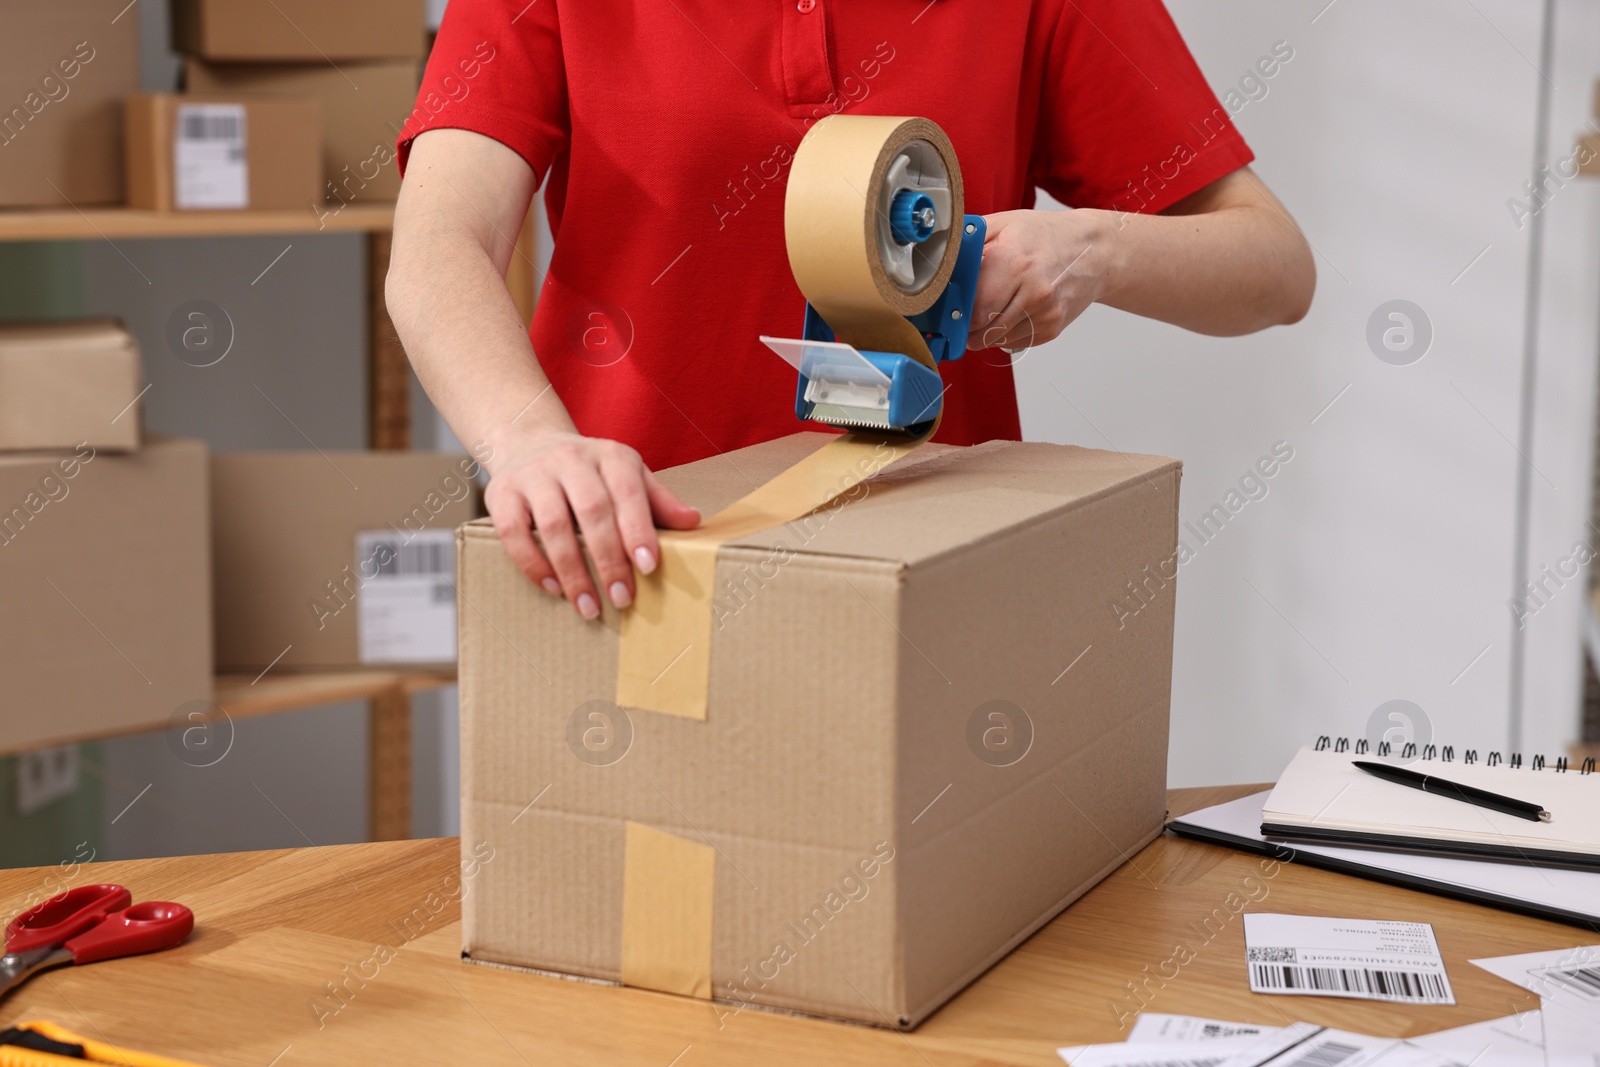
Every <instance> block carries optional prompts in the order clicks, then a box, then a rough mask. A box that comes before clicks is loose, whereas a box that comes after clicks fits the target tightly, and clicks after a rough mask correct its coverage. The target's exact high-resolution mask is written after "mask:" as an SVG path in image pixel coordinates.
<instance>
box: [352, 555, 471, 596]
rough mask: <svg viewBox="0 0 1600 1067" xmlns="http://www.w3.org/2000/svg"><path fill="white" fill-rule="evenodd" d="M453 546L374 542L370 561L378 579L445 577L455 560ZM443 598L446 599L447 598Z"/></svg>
mask: <svg viewBox="0 0 1600 1067" xmlns="http://www.w3.org/2000/svg"><path fill="white" fill-rule="evenodd" d="M452 548H454V546H453V545H447V544H440V543H439V542H437V541H423V542H420V543H416V542H413V543H410V544H396V543H395V542H393V541H378V542H375V543H374V544H373V546H372V556H371V558H372V560H373V562H375V563H377V564H378V577H380V578H398V577H401V576H404V575H410V574H449V573H450V568H451V566H452V565H453V564H454V563H455V560H454V559H453V558H451V557H452V556H453V555H454V553H453V552H452V551H451V549H452ZM445 599H449V598H448V596H447V597H446V598H445Z"/></svg>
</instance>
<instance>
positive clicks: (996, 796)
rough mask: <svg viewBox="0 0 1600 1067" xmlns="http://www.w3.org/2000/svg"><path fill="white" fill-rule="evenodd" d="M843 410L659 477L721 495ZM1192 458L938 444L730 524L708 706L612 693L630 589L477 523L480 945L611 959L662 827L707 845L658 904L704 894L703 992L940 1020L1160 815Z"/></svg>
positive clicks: (715, 504)
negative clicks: (602, 589) (562, 568)
mask: <svg viewBox="0 0 1600 1067" xmlns="http://www.w3.org/2000/svg"><path fill="white" fill-rule="evenodd" d="M827 439H828V438H827V436H826V435H820V434H800V435H796V436H793V437H789V438H785V439H783V440H779V441H774V442H770V443H768V444H764V445H758V446H755V447H752V448H746V449H743V450H740V451H738V452H734V453H731V454H729V455H727V456H723V457H717V458H715V459H711V460H706V461H704V462H701V463H696V464H691V465H689V466H687V467H682V468H678V469H675V470H672V471H667V472H664V473H663V474H662V475H661V477H662V480H663V481H664V482H666V483H667V484H668V485H670V486H671V487H672V488H673V489H674V490H676V491H677V492H679V493H680V494H681V495H683V496H684V498H685V499H686V500H688V501H690V502H691V503H694V504H696V505H697V506H700V507H701V508H702V510H703V511H704V512H705V513H707V514H710V513H712V512H714V511H716V510H717V509H718V508H719V507H721V506H723V505H726V504H728V503H730V502H732V500H733V499H734V498H736V497H738V496H741V495H743V494H744V493H746V492H748V490H749V487H750V485H751V483H752V482H753V483H757V484H759V483H760V482H762V481H764V480H765V479H767V478H769V477H771V476H772V475H774V474H776V473H777V472H778V471H780V470H782V469H784V468H786V467H788V466H790V465H791V464H792V463H794V462H795V461H796V460H798V459H799V458H800V457H801V456H802V455H805V454H806V453H808V452H809V451H811V450H813V449H815V448H817V447H818V446H819V445H820V444H821V443H822V442H824V441H826V440H827ZM1178 477H1179V467H1178V463H1177V462H1176V461H1175V460H1169V459H1164V458H1161V457H1152V456H1136V455H1124V454H1119V453H1109V452H1097V451H1091V450H1086V449H1081V448H1069V447H1060V446H1053V445H1040V444H1020V443H1010V442H992V443H990V444H988V445H983V446H978V447H975V448H970V449H954V448H948V447H944V446H939V445H923V446H922V447H921V448H920V449H918V450H917V452H916V453H914V454H913V455H912V456H910V457H908V458H907V459H906V460H904V461H902V463H901V464H900V465H898V466H895V467H891V468H889V469H888V470H887V471H885V472H884V473H882V474H880V475H879V476H878V477H877V478H876V479H875V480H873V481H872V482H870V483H867V484H866V485H865V486H864V487H863V491H862V492H861V493H859V494H857V493H854V492H852V494H850V496H851V499H849V500H848V501H847V502H845V503H843V504H842V506H839V507H833V506H831V505H830V506H829V507H828V508H825V509H821V510H819V511H818V512H817V513H815V514H814V515H812V516H810V517H807V518H805V519H800V520H796V521H795V522H792V523H789V524H787V525H786V526H781V527H777V528H775V529H772V530H768V531H765V532H763V533H760V534H756V535H753V536H751V537H748V538H744V539H742V540H740V541H737V542H734V543H733V544H730V545H725V546H723V548H722V549H721V551H720V552H719V555H718V562H717V580H716V583H715V586H714V590H715V592H714V595H715V598H716V600H715V618H716V620H717V621H716V624H715V629H714V633H713V636H712V642H713V643H712V649H711V675H710V679H709V686H710V687H709V695H710V710H709V715H708V718H707V719H706V720H705V721H696V720H693V719H688V718H682V717H677V716H671V715H662V714H657V713H654V712H650V711H642V710H638V709H632V710H623V709H618V708H617V707H616V706H615V704H613V703H612V701H613V699H614V697H615V695H616V686H617V660H618V632H617V627H618V616H617V613H616V612H615V611H612V610H611V609H609V608H607V609H606V614H605V616H604V617H603V619H602V621H601V622H598V623H593V624H586V623H584V622H582V621H581V620H579V619H578V618H577V617H576V616H575V615H574V614H573V612H572V609H571V608H570V607H569V606H567V605H566V604H565V603H564V602H561V601H558V600H555V599H553V598H551V597H549V596H547V595H545V594H544V593H542V592H540V591H539V590H538V589H536V588H534V587H533V586H532V585H531V583H529V582H528V581H527V579H526V578H525V577H524V576H523V575H522V574H521V573H520V572H518V571H517V569H516V568H515V566H513V565H512V563H511V562H510V560H509V559H508V558H507V557H506V555H505V552H504V550H503V549H502V548H501V546H500V543H499V540H498V538H497V537H496V536H495V532H494V529H493V527H492V525H491V524H489V523H487V522H476V523H471V524H469V525H467V526H465V527H463V528H462V530H461V531H460V540H459V544H460V552H461V561H460V565H461V599H462V603H463V604H464V605H470V609H469V608H463V614H462V617H461V658H460V672H461V683H460V684H461V724H462V742H461V752H462V790H463V792H462V834H461V840H462V841H463V842H464V845H465V846H466V847H468V848H469V849H470V848H472V847H482V846H481V844H480V843H482V842H487V843H488V845H489V846H491V847H493V849H494V854H495V862H494V863H493V864H492V865H490V866H485V867H484V868H483V869H482V871H481V873H480V875H479V877H478V880H477V882H476V884H475V886H474V891H473V893H472V894H470V895H469V896H468V897H467V898H466V900H464V901H463V939H464V940H463V948H464V950H465V951H466V953H468V954H469V955H470V956H471V957H472V958H473V959H476V960H485V961H492V962H496V963H504V964H513V965H521V966H528V967H536V968H541V969H547V970H556V971H563V972H567V973H573V974H579V975H585V976H589V977H593V978H599V979H606V980H612V981H616V980H618V979H619V978H620V977H621V975H622V973H623V968H624V964H623V960H624V959H625V958H628V957H629V953H630V949H629V948H628V946H627V945H626V944H625V938H624V929H625V928H626V924H625V920H624V907H623V901H624V899H625V897H627V898H629V899H631V898H632V896H633V894H632V892H631V891H630V889H629V886H628V883H629V880H630V878H632V877H633V876H632V875H629V874H628V873H627V871H628V870H629V868H630V867H633V866H634V865H635V860H636V855H635V852H636V847H635V842H636V841H641V842H648V841H652V840H654V841H657V842H659V841H662V840H671V841H677V842H680V843H681V844H682V845H684V846H686V849H685V851H694V852H699V853H700V854H702V855H703V857H704V858H705V859H706V860H707V867H708V874H707V877H706V879H705V880H704V881H703V882H702V883H701V884H702V885H703V886H704V888H705V892H704V893H703V894H691V895H693V896H694V899H687V898H686V899H685V900H683V901H682V902H681V907H677V908H673V909H667V910H671V911H675V912H676V913H678V914H682V915H684V916H691V915H695V914H703V913H704V911H705V910H706V909H709V911H710V913H711V916H712V932H711V935H710V942H711V944H710V969H711V995H712V996H714V997H716V998H719V999H722V1000H725V1001H729V1002H731V1003H734V1004H735V1005H737V1004H739V1003H741V1002H753V1003H759V1004H764V1005H772V1006H777V1007H782V1008H791V1009H798V1010H802V1011H807V1012H813V1013H817V1014H822V1015H828V1016H836V1017H842V1018H850V1019H857V1020H861V1021H864V1022H869V1023H873V1024H878V1025H882V1024H884V1023H885V1022H888V1023H891V1024H896V1025H902V1026H905V1025H911V1024H914V1023H915V1022H916V1021H918V1020H920V1019H922V1018H923V1017H925V1016H926V1015H928V1014H929V1013H930V1012H932V1011H933V1010H934V1009H935V1008H937V1007H938V1005H939V1004H941V1003H942V1002H943V1001H945V1000H946V999H948V998H949V997H950V996H952V995H953V994H954V993H955V992H956V991H958V990H959V989H960V988H961V987H962V986H963V985H965V984H966V983H967V982H969V981H971V980H972V979H973V978H974V977H976V976H977V975H978V974H979V973H981V972H982V971H983V970H984V969H985V968H987V967H988V966H990V965H991V964H993V963H994V962H995V961H996V960H998V959H999V958H1000V957H1001V956H1002V955H1004V954H1005V953H1006V952H1008V951H1009V950H1010V949H1011V948H1012V947H1014V946H1015V945H1016V944H1017V943H1019V942H1020V941H1021V940H1022V939H1023V938H1025V937H1027V936H1028V935H1029V934H1030V933H1031V932H1033V931H1034V930H1035V929H1037V928H1038V927H1039V926H1040V925H1042V924H1043V923H1044V922H1046V921H1047V920H1048V919H1049V918H1050V917H1051V916H1053V915H1055V914H1056V913H1057V912H1059V911H1060V910H1061V909H1062V908H1063V907H1065V906H1066V905H1067V904H1069V903H1070V902H1071V901H1073V900H1074V899H1076V898H1077V897H1078V896H1079V895H1081V894H1082V893H1083V892H1085V891H1087V890H1088V889H1089V887H1091V886H1092V885H1094V884H1095V883H1096V882H1097V881H1098V880H1099V879H1101V878H1102V877H1104V876H1105V875H1106V874H1107V873H1109V872H1110V871H1112V870H1113V869H1115V868H1116V867H1117V866H1118V865H1119V864H1121V863H1122V861H1123V860H1124V858H1125V857H1126V856H1127V855H1128V854H1131V853H1132V852H1134V851H1136V850H1137V849H1138V848H1139V847H1140V846H1142V845H1143V844H1144V843H1146V842H1147V841H1149V840H1151V839H1152V838H1153V837H1155V836H1156V835H1157V834H1159V833H1160V832H1161V826H1162V820H1163V816H1164V812H1165V807H1166V755H1167V732H1168V711H1169V697H1170V684H1171V664H1172V623H1173V604H1174V593H1175V589H1174V587H1173V579H1174V578H1175V576H1176V569H1177V559H1176V551H1177V547H1176V546H1177V503H1178ZM1134 583H1138V584H1137V588H1139V589H1141V590H1143V592H1142V594H1141V596H1140V597H1137V598H1136V597H1135V594H1134V593H1133V592H1132V589H1133V588H1134ZM595 739H599V740H600V741H602V742H604V743H599V744H591V743H590V742H591V740H595ZM545 790H548V792H544V791H545ZM535 797H539V798H541V799H540V800H539V802H538V804H537V805H530V804H529V800H530V799H532V798H535ZM707 846H710V847H707ZM713 849H714V852H713ZM665 851H667V852H670V851H671V849H670V848H669V849H665ZM690 866H691V865H689V864H685V865H681V866H679V867H677V868H675V869H674V871H673V872H671V873H673V874H674V875H677V874H680V873H681V874H685V877H686V880H687V881H688V882H691V883H692V882H693V881H694V879H692V878H688V877H687V872H688V868H689V867H690ZM661 881H664V882H666V881H671V879H662V880H661ZM730 1010H733V1009H730ZM880 1011H881V1012H882V1013H883V1014H879V1013H880Z"/></svg>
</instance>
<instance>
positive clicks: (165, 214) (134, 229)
mask: <svg viewBox="0 0 1600 1067" xmlns="http://www.w3.org/2000/svg"><path fill="white" fill-rule="evenodd" d="M393 226H394V205H393V204H364V205H359V206H357V205H351V206H349V207H346V208H344V209H343V210H340V211H338V212H337V213H335V212H333V211H328V212H326V213H325V214H323V215H322V216H321V218H320V219H319V218H318V216H317V215H315V214H313V213H312V211H311V209H310V208H306V209H305V210H302V211H140V210H137V209H135V208H126V207H111V208H85V209H83V210H73V209H70V208H69V209H67V210H65V211H62V210H58V209H53V208H52V209H49V210H37V211H31V210H30V211H17V210H10V211H0V241H75V240H94V239H96V238H101V237H103V238H106V239H108V240H117V239H122V238H129V237H242V236H250V235H254V234H274V233H373V232H386V231H388V230H390V229H392V228H393Z"/></svg>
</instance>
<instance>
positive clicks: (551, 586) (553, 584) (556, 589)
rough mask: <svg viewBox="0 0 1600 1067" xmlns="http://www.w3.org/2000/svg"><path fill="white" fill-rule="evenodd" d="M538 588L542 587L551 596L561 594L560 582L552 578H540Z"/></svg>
mask: <svg viewBox="0 0 1600 1067" xmlns="http://www.w3.org/2000/svg"><path fill="white" fill-rule="evenodd" d="M539 588H540V589H543V590H544V591H545V592H546V593H549V594H550V595H551V596H560V595H561V583H560V582H558V581H556V580H555V579H554V578H544V579H542V580H540V582H539Z"/></svg>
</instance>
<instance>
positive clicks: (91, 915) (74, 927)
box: [0, 884, 194, 997]
mask: <svg viewBox="0 0 1600 1067" xmlns="http://www.w3.org/2000/svg"><path fill="white" fill-rule="evenodd" d="M193 929H194V912H192V911H190V910H189V909H188V908H186V907H184V906H183V905H182V904H174V903H172V902H171V901H154V900H147V901H143V902H141V903H138V904H134V903H133V894H131V893H129V892H128V890H127V889H126V888H124V887H123V886H120V885H110V884H102V885H80V886H74V887H73V888H71V889H69V890H67V891H66V892H65V893H62V894H61V895H60V896H56V897H51V898H50V899H49V900H47V901H45V902H44V903H43V904H36V905H34V906H33V907H31V908H29V909H28V910H27V911H25V912H23V913H22V914H21V915H18V916H17V917H16V918H15V919H12V920H11V922H9V923H7V924H6V940H5V949H6V952H5V955H4V956H0V997H4V996H5V995H6V994H7V993H9V992H11V990H13V989H15V988H16V987H17V986H19V985H21V984H22V983H23V982H25V981H27V980H28V979H29V978H30V977H32V976H33V975H34V974H36V973H37V972H39V971H42V970H45V969H47V968H50V967H59V966H61V965H62V964H64V963H98V962H99V961H101V960H109V959H116V958H117V957H118V956H137V955H138V954H140V953H141V952H155V951H157V950H159V949H164V948H172V947H173V946H174V945H177V944H180V943H182V941H183V939H184V938H186V937H188V936H189V933H190V931H192V930H193Z"/></svg>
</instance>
